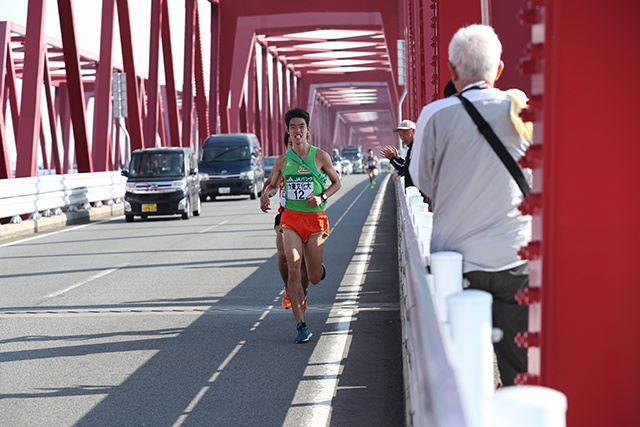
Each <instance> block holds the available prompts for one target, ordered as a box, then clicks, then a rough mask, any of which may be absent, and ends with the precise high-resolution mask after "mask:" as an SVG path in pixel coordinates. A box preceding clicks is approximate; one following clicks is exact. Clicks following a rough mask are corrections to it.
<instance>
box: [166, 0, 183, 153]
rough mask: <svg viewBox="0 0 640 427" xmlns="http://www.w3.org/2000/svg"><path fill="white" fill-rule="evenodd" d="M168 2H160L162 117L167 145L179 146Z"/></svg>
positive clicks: (178, 121)
mask: <svg viewBox="0 0 640 427" xmlns="http://www.w3.org/2000/svg"><path fill="white" fill-rule="evenodd" d="M168 3H169V2H168V1H166V0H165V1H163V2H162V53H163V62H164V76H165V81H166V86H165V91H164V95H165V96H164V99H165V102H166V103H167V105H166V111H164V116H165V117H166V125H167V127H168V128H169V134H168V138H169V141H168V145H170V146H179V145H180V127H179V123H180V119H179V116H180V115H179V112H178V96H177V92H176V76H175V72H174V68H173V51H172V49H171V25H170V22H169V19H170V15H169V6H168Z"/></svg>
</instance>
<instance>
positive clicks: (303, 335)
mask: <svg viewBox="0 0 640 427" xmlns="http://www.w3.org/2000/svg"><path fill="white" fill-rule="evenodd" d="M296 329H297V330H298V336H297V337H296V344H300V343H303V342H307V341H309V338H311V337H312V336H313V334H312V333H311V331H310V330H309V328H307V324H306V323H304V322H299V323H298V326H296Z"/></svg>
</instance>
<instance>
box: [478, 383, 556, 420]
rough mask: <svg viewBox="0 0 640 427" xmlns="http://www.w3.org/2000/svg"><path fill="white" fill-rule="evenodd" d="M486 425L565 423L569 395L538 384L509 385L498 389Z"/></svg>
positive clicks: (490, 404)
mask: <svg viewBox="0 0 640 427" xmlns="http://www.w3.org/2000/svg"><path fill="white" fill-rule="evenodd" d="M485 425H486V426H487V427H488V426H491V427H512V426H518V427H565V426H566V425H567V396H566V395H565V394H564V393H561V392H559V391H557V390H553V389H551V388H548V387H543V386H537V385H523V386H509V387H504V388H501V389H500V390H498V391H496V393H495V396H494V398H493V399H492V400H491V402H490V403H489V405H488V411H487V419H486V423H485Z"/></svg>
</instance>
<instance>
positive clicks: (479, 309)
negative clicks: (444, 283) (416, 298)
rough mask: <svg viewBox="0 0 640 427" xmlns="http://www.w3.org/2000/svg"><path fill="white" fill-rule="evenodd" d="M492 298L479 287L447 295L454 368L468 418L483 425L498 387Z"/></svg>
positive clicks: (472, 422) (473, 422) (476, 423)
mask: <svg viewBox="0 0 640 427" xmlns="http://www.w3.org/2000/svg"><path fill="white" fill-rule="evenodd" d="M437 286H438V285H437V282H436V287H437ZM492 301H493V298H492V296H491V294H489V293H488V292H485V291H479V290H475V289H471V290H466V291H461V292H456V293H453V294H451V295H450V296H449V297H448V298H447V313H448V317H447V318H448V323H449V332H450V334H451V341H452V348H453V359H454V371H455V372H456V377H457V379H458V385H459V386H460V390H461V394H462V397H463V405H464V407H465V411H466V414H467V415H468V418H467V420H468V421H469V424H470V425H472V426H478V427H480V426H482V425H483V422H482V420H484V419H485V414H484V408H485V405H486V404H487V403H488V402H489V400H490V399H491V398H492V396H493V391H494V380H493V345H492V343H491V331H492V321H491V304H492Z"/></svg>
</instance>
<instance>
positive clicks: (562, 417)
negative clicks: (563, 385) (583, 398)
mask: <svg viewBox="0 0 640 427" xmlns="http://www.w3.org/2000/svg"><path fill="white" fill-rule="evenodd" d="M467 292H469V291H467ZM566 425H567V396H566V395H564V394H563V393H561V392H559V391H557V390H553V389H551V388H548V387H543V386H536V385H523V386H509V387H504V388H501V389H500V390H498V391H496V393H495V396H494V398H493V399H492V400H491V402H490V403H489V405H488V411H487V418H486V423H485V426H487V427H488V426H491V427H513V426H518V427H565V426H566Z"/></svg>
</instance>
